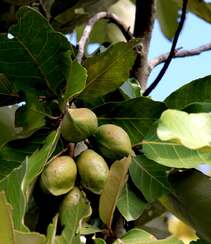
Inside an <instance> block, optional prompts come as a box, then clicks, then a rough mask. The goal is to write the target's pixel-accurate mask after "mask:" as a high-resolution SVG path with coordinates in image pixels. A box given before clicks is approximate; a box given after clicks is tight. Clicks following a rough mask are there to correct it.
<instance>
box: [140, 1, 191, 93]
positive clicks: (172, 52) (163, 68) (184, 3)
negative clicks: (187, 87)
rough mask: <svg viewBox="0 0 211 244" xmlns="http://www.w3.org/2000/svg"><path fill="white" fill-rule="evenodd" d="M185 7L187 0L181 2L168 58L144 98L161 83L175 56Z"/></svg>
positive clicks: (184, 15) (183, 20)
mask: <svg viewBox="0 0 211 244" xmlns="http://www.w3.org/2000/svg"><path fill="white" fill-rule="evenodd" d="M187 5H188V0H183V5H182V14H181V18H180V22H179V24H178V28H177V30H176V33H175V36H174V39H173V42H172V46H171V50H170V52H169V55H168V58H167V59H166V62H165V64H164V65H163V67H162V69H161V71H160V73H159V74H158V76H157V77H156V79H155V80H154V81H153V82H152V84H151V85H150V86H149V87H148V88H147V89H146V91H145V92H144V93H143V95H144V96H148V95H149V94H150V93H151V91H152V90H154V88H155V87H156V86H157V85H158V83H159V82H160V81H161V79H162V78H163V76H164V74H165V73H166V70H167V69H168V66H169V64H170V63H171V60H172V58H173V57H174V55H175V48H176V45H177V41H178V39H179V36H180V33H181V30H182V27H183V25H184V22H185V17H186V10H187Z"/></svg>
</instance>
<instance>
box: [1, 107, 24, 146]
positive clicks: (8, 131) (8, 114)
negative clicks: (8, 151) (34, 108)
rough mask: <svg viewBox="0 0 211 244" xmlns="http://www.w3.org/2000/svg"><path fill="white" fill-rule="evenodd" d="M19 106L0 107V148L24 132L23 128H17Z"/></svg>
mask: <svg viewBox="0 0 211 244" xmlns="http://www.w3.org/2000/svg"><path fill="white" fill-rule="evenodd" d="M16 109H17V106H16V105H15V106H11V107H0V134H1V137H0V148H1V147H2V146H4V145H5V144H6V143H7V142H9V141H11V140H13V139H15V138H16V137H17V135H18V133H20V132H21V131H22V129H21V128H15V111H16Z"/></svg>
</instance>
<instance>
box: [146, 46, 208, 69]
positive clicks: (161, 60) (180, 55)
mask: <svg viewBox="0 0 211 244" xmlns="http://www.w3.org/2000/svg"><path fill="white" fill-rule="evenodd" d="M210 50H211V42H210V43H207V44H204V45H202V46H199V47H197V48H193V49H190V50H175V53H174V56H173V57H172V58H185V57H191V56H196V55H200V54H201V53H203V52H206V51H210ZM168 56H169V53H165V54H162V55H160V56H158V57H156V58H154V59H152V60H151V61H150V62H149V73H150V72H151V71H152V70H153V69H154V68H155V67H156V66H158V65H159V64H162V63H164V62H165V61H166V60H167V58H168Z"/></svg>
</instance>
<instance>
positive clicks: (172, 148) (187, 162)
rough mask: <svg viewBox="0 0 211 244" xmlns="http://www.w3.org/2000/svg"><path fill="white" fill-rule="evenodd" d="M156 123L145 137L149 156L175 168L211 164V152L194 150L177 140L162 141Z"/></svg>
mask: <svg viewBox="0 0 211 244" xmlns="http://www.w3.org/2000/svg"><path fill="white" fill-rule="evenodd" d="M156 129H157V125H154V126H153V127H152V129H151V130H150V131H149V133H148V134H147V136H146V137H145V138H144V141H143V142H142V143H143V151H144V154H145V155H146V156H147V158H149V159H151V160H153V161H155V162H157V163H159V164H162V165H165V166H168V167H175V168H194V167H197V166H199V165H200V164H203V163H206V164H211V154H210V152H209V151H206V150H192V149H189V148H187V147H184V146H183V145H181V144H178V143H176V142H166V141H161V140H159V138H158V137H157V135H156V134H157V132H156Z"/></svg>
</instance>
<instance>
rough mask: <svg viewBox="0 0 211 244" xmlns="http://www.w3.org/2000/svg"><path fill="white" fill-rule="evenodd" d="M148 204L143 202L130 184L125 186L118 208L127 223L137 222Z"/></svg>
mask: <svg viewBox="0 0 211 244" xmlns="http://www.w3.org/2000/svg"><path fill="white" fill-rule="evenodd" d="M145 207H146V202H144V201H143V200H141V199H140V198H139V197H138V196H137V195H136V193H135V192H133V190H132V189H131V188H130V186H129V185H128V184H126V185H125V187H124V189H123V191H122V193H121V195H120V197H119V199H118V202H117V208H118V210H119V211H120V213H121V214H122V216H123V217H124V218H125V219H126V220H127V221H132V220H136V219H137V218H139V217H140V216H141V214H142V213H143V211H144V209H145Z"/></svg>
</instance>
